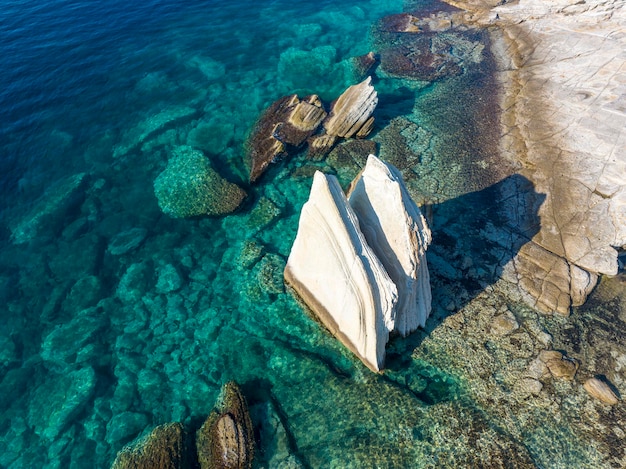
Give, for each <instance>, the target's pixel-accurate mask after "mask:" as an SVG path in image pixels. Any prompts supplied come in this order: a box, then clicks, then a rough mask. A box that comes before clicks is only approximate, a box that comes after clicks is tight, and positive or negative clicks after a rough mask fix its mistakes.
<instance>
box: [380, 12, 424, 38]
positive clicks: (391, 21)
mask: <svg viewBox="0 0 626 469" xmlns="http://www.w3.org/2000/svg"><path fill="white" fill-rule="evenodd" d="M418 23H419V18H416V17H415V16H413V15H411V14H409V13H399V14H397V15H389V16H385V17H384V18H383V19H381V20H380V28H381V29H382V30H383V31H386V32H393V33H419V32H421V31H422V30H421V29H420V27H419V26H418Z"/></svg>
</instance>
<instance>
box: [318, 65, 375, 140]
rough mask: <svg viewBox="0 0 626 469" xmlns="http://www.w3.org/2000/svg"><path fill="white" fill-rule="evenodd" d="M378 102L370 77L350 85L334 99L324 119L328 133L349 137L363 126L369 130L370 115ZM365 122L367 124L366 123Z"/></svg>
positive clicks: (370, 125)
mask: <svg viewBox="0 0 626 469" xmlns="http://www.w3.org/2000/svg"><path fill="white" fill-rule="evenodd" d="M377 104H378V93H376V90H375V89H374V86H373V85H372V77H367V78H366V79H365V80H363V81H362V82H361V83H359V84H358V85H352V86H351V87H349V88H348V89H347V90H346V91H344V92H343V94H342V95H341V96H339V98H338V99H337V101H335V103H334V104H333V107H332V109H331V111H330V114H329V115H328V117H327V118H326V120H325V121H324V124H323V125H324V128H325V129H326V133H327V134H328V135H335V136H337V137H344V138H350V137H353V136H355V135H356V134H357V133H359V137H364V136H366V133H365V132H359V131H361V129H362V128H363V127H366V128H369V130H371V127H372V124H373V121H370V117H372V114H373V112H374V109H375V108H376V105H377ZM366 124H367V125H366Z"/></svg>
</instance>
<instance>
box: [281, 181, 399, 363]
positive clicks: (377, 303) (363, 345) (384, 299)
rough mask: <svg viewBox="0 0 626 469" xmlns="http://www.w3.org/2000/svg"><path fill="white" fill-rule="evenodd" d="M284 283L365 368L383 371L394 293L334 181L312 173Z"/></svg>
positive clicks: (390, 283)
mask: <svg viewBox="0 0 626 469" xmlns="http://www.w3.org/2000/svg"><path fill="white" fill-rule="evenodd" d="M285 280H286V281H287V283H288V284H289V285H291V286H292V287H293V289H294V290H295V291H296V293H297V294H298V295H299V296H300V298H302V299H303V300H304V302H305V303H306V304H307V306H308V307H309V308H310V309H311V310H312V311H313V313H314V314H315V315H316V316H317V317H318V318H319V319H320V320H321V321H322V323H323V324H324V325H325V326H326V327H327V328H328V329H329V330H330V332H331V333H332V334H333V335H334V336H335V337H337V338H338V339H339V340H340V341H341V342H342V343H343V344H344V345H345V346H346V347H348V348H349V349H350V350H351V351H352V352H353V353H354V354H355V355H357V357H359V358H360V359H361V361H363V363H364V364H365V365H366V366H367V367H368V368H370V369H372V370H373V371H379V370H380V369H382V367H383V365H384V360H385V345H386V344H387V340H388V338H389V331H390V330H391V329H393V324H394V320H395V317H394V316H395V307H396V303H397V301H398V293H397V289H396V286H395V285H394V284H393V282H392V280H391V279H390V278H389V275H387V272H386V271H385V269H384V267H383V265H382V264H381V263H380V261H379V260H378V258H377V257H376V255H375V254H374V252H373V251H372V249H371V248H370V247H369V246H368V244H367V241H366V240H365V237H364V236H363V233H362V232H361V230H360V228H359V222H358V220H357V217H356V215H355V213H354V211H353V210H352V208H351V207H350V205H349V204H348V201H347V199H346V196H345V195H344V193H343V191H342V189H341V186H340V185H339V182H338V181H337V178H336V177H334V176H327V175H324V174H322V173H321V172H319V171H318V172H316V173H315V176H314V178H313V185H312V187H311V194H310V196H309V200H308V201H307V203H306V204H304V206H303V207H302V213H301V215H300V223H299V225H298V234H297V236H296V240H295V241H294V244H293V247H292V249H291V253H290V254H289V259H288V261H287V266H286V267H285Z"/></svg>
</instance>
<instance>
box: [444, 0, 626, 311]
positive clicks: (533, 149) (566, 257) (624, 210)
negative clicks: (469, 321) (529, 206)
mask: <svg viewBox="0 0 626 469" xmlns="http://www.w3.org/2000/svg"><path fill="white" fill-rule="evenodd" d="M448 3H451V4H454V5H455V6H458V7H460V8H463V9H465V10H468V13H467V14H466V17H465V20H466V21H467V22H469V23H474V24H479V25H482V26H487V27H489V28H490V31H491V32H492V37H493V38H494V39H495V41H494V43H495V44H494V47H493V49H494V53H495V55H496V58H497V60H498V62H499V71H498V76H499V80H500V82H501V84H502V88H503V89H504V96H503V98H502V102H501V107H502V121H501V133H502V137H503V138H502V150H503V154H504V155H505V156H506V157H507V158H508V159H510V160H512V161H514V162H516V163H518V164H519V167H520V169H519V171H520V173H521V174H523V175H524V176H526V177H528V179H530V180H531V181H532V182H533V183H534V185H535V190H536V191H537V192H538V193H543V194H545V196H546V199H545V201H544V203H543V204H542V206H541V207H540V209H539V217H540V219H541V229H540V230H539V231H538V232H537V233H536V234H535V235H534V237H533V238H532V240H531V242H530V243H528V244H527V245H525V246H524V247H523V248H522V249H521V250H520V253H519V255H518V256H516V258H515V259H514V260H513V261H512V270H513V271H514V274H513V275H511V277H510V278H511V279H513V280H514V281H516V282H518V283H519V286H520V288H521V290H522V291H523V292H525V293H526V294H527V298H528V299H530V302H531V304H533V306H535V307H537V308H538V309H540V310H542V311H544V312H557V313H561V314H565V315H567V314H568V313H569V309H570V306H576V305H580V304H582V303H583V302H584V301H585V298H586V297H587V294H588V293H589V292H590V291H591V289H593V287H594V286H595V284H596V282H597V275H598V274H607V275H615V274H617V272H618V262H617V254H618V251H617V250H616V248H620V247H623V246H624V244H626V179H625V178H624V174H626V130H625V129H626V35H625V34H624V27H625V26H626V7H625V6H624V3H623V2H617V1H615V2H611V1H608V2H601V3H596V2H593V3H589V2H588V3H585V2H576V1H574V0H551V1H539V0H522V1H520V2H516V3H511V4H509V3H505V4H502V5H499V6H495V2H490V1H476V0H468V1H464V0H461V1H455V0H452V1H448Z"/></svg>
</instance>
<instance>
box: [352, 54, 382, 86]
mask: <svg viewBox="0 0 626 469" xmlns="http://www.w3.org/2000/svg"><path fill="white" fill-rule="evenodd" d="M352 64H353V66H354V75H355V77H356V78H357V80H363V79H365V78H366V77H368V76H369V75H371V74H372V72H373V71H374V69H375V68H376V65H378V57H377V56H376V54H374V53H373V52H368V53H367V54H365V55H359V56H358V57H353V58H352Z"/></svg>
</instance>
